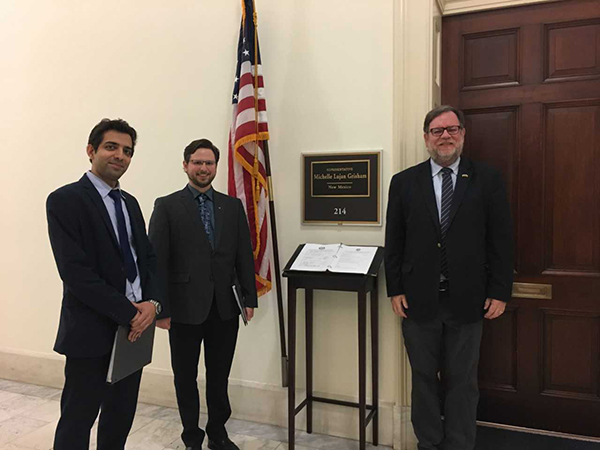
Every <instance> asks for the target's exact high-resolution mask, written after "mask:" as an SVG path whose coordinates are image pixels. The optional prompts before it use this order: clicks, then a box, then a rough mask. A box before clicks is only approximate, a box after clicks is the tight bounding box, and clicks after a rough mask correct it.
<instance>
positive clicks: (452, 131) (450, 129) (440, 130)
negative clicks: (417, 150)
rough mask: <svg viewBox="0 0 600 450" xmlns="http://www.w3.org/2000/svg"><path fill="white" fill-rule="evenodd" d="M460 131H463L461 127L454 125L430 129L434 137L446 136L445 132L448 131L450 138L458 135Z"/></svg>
mask: <svg viewBox="0 0 600 450" xmlns="http://www.w3.org/2000/svg"><path fill="white" fill-rule="evenodd" d="M460 130H462V127H461V126H460V125H452V126H449V127H440V128H430V129H429V132H430V133H431V135H432V136H435V137H440V136H441V135H442V134H444V131H447V132H448V134H449V135H450V136H454V135H456V134H458V132H459V131H460Z"/></svg>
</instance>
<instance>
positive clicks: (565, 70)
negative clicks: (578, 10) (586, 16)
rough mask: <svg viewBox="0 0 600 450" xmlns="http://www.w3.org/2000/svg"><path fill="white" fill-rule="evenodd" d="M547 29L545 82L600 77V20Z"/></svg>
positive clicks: (559, 24)
mask: <svg viewBox="0 0 600 450" xmlns="http://www.w3.org/2000/svg"><path fill="white" fill-rule="evenodd" d="M544 28H545V29H544V35H545V46H544V47H545V48H544V50H545V51H544V53H545V56H546V58H545V62H546V64H545V68H544V69H545V79H546V81H565V80H569V81H575V80H583V79H590V78H591V79H594V78H599V77H600V19H596V20H585V21H577V22H566V23H555V24H550V25H546V26H545V27H544ZM573 49H577V51H573Z"/></svg>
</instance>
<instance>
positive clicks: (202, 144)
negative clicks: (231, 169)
mask: <svg viewBox="0 0 600 450" xmlns="http://www.w3.org/2000/svg"><path fill="white" fill-rule="evenodd" d="M199 148H208V149H210V150H212V152H213V153H214V154H215V162H217V163H218V162H219V153H220V152H219V149H218V148H217V147H216V146H215V144H213V143H212V142H210V141H209V140H208V139H206V138H202V139H196V140H195V141H192V142H190V143H189V144H188V146H187V147H186V148H185V150H184V151H183V159H184V160H185V162H186V163H189V162H190V157H191V156H192V155H193V154H194V153H195V152H196V150H198V149H199Z"/></svg>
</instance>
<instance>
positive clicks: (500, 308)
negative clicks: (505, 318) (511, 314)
mask: <svg viewBox="0 0 600 450" xmlns="http://www.w3.org/2000/svg"><path fill="white" fill-rule="evenodd" d="M504 308H506V302H503V301H502V300H496V299H495V298H486V299H485V305H483V309H485V310H486V311H487V312H486V313H485V316H483V317H485V318H486V319H495V318H497V317H500V316H501V315H502V313H504Z"/></svg>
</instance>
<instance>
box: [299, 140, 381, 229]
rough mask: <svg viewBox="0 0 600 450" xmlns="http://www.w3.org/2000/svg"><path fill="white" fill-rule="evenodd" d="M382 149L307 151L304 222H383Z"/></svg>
mask: <svg viewBox="0 0 600 450" xmlns="http://www.w3.org/2000/svg"><path fill="white" fill-rule="evenodd" d="M380 164H381V151H374V152H351V153H318V154H317V153H304V154H302V165H303V168H304V177H303V179H304V189H303V195H304V201H303V214H302V221H303V223H305V224H308V225H311V224H334V225H344V224H347V225H349V224H356V225H381V208H380V203H381V202H380V186H381V178H380V171H381V170H380Z"/></svg>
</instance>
